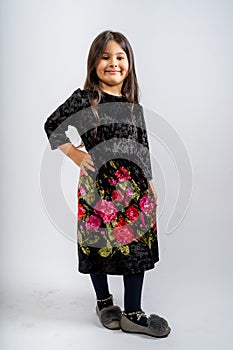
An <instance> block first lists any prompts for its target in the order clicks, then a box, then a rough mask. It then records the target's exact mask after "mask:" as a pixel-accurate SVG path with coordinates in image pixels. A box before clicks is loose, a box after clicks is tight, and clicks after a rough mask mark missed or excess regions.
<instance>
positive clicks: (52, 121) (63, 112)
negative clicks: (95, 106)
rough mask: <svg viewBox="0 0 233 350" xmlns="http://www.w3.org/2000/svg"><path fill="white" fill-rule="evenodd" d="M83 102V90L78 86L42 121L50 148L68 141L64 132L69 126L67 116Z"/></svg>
mask: <svg viewBox="0 0 233 350" xmlns="http://www.w3.org/2000/svg"><path fill="white" fill-rule="evenodd" d="M83 104H84V100H83V90H81V89H80V88H78V89H77V90H75V91H74V92H73V93H72V95H71V96H70V97H69V98H68V99H67V100H66V101H65V102H64V103H62V104H61V105H60V106H59V107H58V108H57V109H56V110H55V111H54V112H53V113H52V114H51V115H50V116H49V117H48V118H47V120H46V122H45V123H44V130H45V132H46V134H47V137H48V139H49V143H50V147H51V149H52V150H54V149H56V148H57V147H58V146H60V145H63V144H64V143H67V142H70V139H69V138H68V137H67V136H66V134H65V132H66V131H67V129H68V126H69V117H70V116H71V115H72V114H74V113H76V112H78V111H79V110H80V109H82V108H83Z"/></svg>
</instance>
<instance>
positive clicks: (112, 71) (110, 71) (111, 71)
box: [105, 70, 121, 73]
mask: <svg viewBox="0 0 233 350" xmlns="http://www.w3.org/2000/svg"><path fill="white" fill-rule="evenodd" d="M105 72H106V73H120V72H121V71H120V70H106V71H105Z"/></svg>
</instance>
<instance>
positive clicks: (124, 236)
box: [113, 224, 133, 244]
mask: <svg viewBox="0 0 233 350" xmlns="http://www.w3.org/2000/svg"><path fill="white" fill-rule="evenodd" d="M113 234H114V237H115V239H116V241H117V243H120V244H129V243H130V242H132V239H133V229H132V227H130V226H129V225H128V224H126V225H124V226H116V227H114V229H113Z"/></svg>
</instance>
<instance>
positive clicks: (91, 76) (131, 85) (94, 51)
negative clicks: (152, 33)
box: [78, 30, 139, 148]
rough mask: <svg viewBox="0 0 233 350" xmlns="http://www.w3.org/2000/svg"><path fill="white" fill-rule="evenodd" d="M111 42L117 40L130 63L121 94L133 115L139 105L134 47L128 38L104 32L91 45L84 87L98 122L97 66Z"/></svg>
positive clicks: (116, 33) (119, 34) (120, 34)
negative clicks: (136, 105) (134, 107)
mask: <svg viewBox="0 0 233 350" xmlns="http://www.w3.org/2000/svg"><path fill="white" fill-rule="evenodd" d="M110 40H115V41H116V42H117V43H118V44H119V45H120V47H121V48H122V50H123V51H124V52H125V53H126V55H127V59H128V62H129V68H128V75H127V77H126V78H125V80H124V81H123V85H122V89H121V93H122V95H123V96H124V97H125V98H126V100H127V101H128V102H129V103H131V104H132V105H131V114H132V112H133V104H134V103H139V97H138V92H139V87H138V82H137V76H136V71H135V63H134V54H133V50H132V47H131V45H130V43H129V41H128V40H127V38H126V37H125V36H124V35H123V34H122V33H119V32H113V31H111V30H105V31H104V32H102V33H100V34H99V35H97V37H96V38H95V39H94V41H93V42H92V44H91V47H90V50H89V54H88V59H87V76H86V81H85V84H84V87H83V88H84V90H87V91H88V92H89V94H88V95H89V102H90V105H91V108H92V111H93V113H94V115H95V116H96V118H97V120H98V119H99V116H98V112H97V110H96V105H97V104H98V103H99V102H100V99H101V90H100V87H99V78H98V76H97V74H96V66H97V64H98V62H99V59H100V57H101V54H102V53H103V52H104V50H105V48H106V46H107V44H108V42H109V41H110ZM96 131H97V127H96ZM81 146H84V144H83V142H82V143H81V144H80V145H79V146H78V148H79V147H81Z"/></svg>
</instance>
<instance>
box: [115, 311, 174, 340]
mask: <svg viewBox="0 0 233 350" xmlns="http://www.w3.org/2000/svg"><path fill="white" fill-rule="evenodd" d="M131 314H136V315H137V319H138V320H139V319H140V317H142V316H144V315H145V312H144V311H135V312H132V313H128V314H126V313H125V312H122V317H121V322H120V324H121V329H122V331H123V332H127V333H141V334H146V335H150V336H152V337H156V338H164V337H167V336H168V334H169V333H170V332H171V328H170V327H169V325H168V323H167V321H166V320H165V319H164V318H162V317H160V316H158V315H155V314H151V315H150V316H149V317H148V318H147V326H142V325H139V324H137V323H135V322H133V321H131V320H129V319H128V318H127V317H126V315H128V316H130V315H131Z"/></svg>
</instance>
